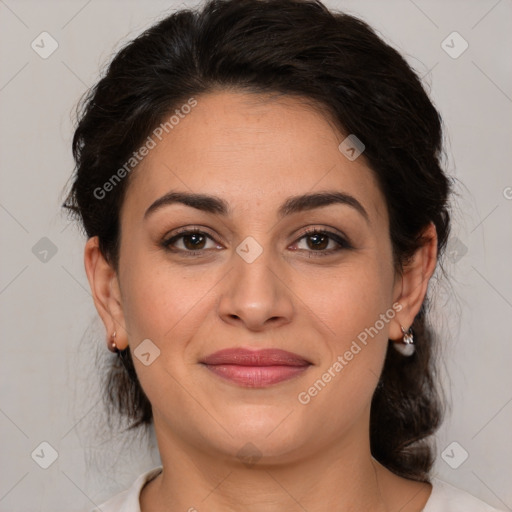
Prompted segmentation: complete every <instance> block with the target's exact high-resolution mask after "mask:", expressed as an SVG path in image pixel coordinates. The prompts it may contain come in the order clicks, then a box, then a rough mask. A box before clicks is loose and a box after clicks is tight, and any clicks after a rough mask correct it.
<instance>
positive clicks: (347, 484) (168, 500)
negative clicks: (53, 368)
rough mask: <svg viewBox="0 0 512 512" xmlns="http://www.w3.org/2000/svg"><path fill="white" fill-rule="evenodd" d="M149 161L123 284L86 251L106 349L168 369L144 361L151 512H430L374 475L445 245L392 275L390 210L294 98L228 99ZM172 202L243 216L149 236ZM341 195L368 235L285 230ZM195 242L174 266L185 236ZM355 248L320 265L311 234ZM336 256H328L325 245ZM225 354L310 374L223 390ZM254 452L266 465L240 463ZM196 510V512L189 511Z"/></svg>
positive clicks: (194, 117)
mask: <svg viewBox="0 0 512 512" xmlns="http://www.w3.org/2000/svg"><path fill="white" fill-rule="evenodd" d="M196 99H197V100H198V105H197V106H196V107H195V108H194V109H193V110H192V112H191V113H190V114H188V115H187V116H185V118H184V119H182V120H181V121H180V123H179V124H178V125H177V126H175V128H174V129H173V130H172V131H171V132H170V133H169V134H168V135H166V136H165V137H164V138H163V139H162V141H161V142H159V143H158V144H157V146H156V147H155V148H154V149H153V150H152V151H151V152H150V153H149V154H148V156H146V158H145V159H144V161H143V162H142V163H141V164H140V166H139V168H138V169H137V170H136V171H134V173H133V175H132V176H131V177H130V180H131V182H130V185H129V187H128V190H127V194H126V197H125V201H124V203H123V206H122V210H121V248H120V262H119V272H118V273H116V272H115V270H114V269H113V268H112V267H111V266H110V265H109V264H108V263H107V262H106V261H105V259H104V257H103V255H102V254H101V252H100V251H99V249H98V240H97V238H96V237H93V238H91V239H90V240H89V241H88V242H87V244H86V248H85V267H86V272H87V277H88V280H89V283H90V286H91V290H92V294H93V297H94V302H95V305H96V308H97V310H98V313H99V315H100V316H101V318H102V320H103V322H104V324H105V328H106V331H107V334H108V335H111V334H112V332H113V331H116V332H117V337H116V343H117V346H118V347H119V348H120V349H124V348H126V347H127V346H128V344H129V345H130V348H131V350H132V351H133V350H134V349H135V348H136V347H137V346H138V345H139V343H141V341H142V340H145V339H148V338H149V339H150V340H151V341H152V342H153V343H154V344H155V345H156V346H157V347H158V348H159V350H160V356H159V357H158V358H157V359H155V361H154V362H153V363H152V364H150V365H149V366H145V365H143V364H142V363H141V361H139V360H138V358H136V357H134V364H135V368H136V371H137V375H138V377H139V380H140V382H141V385H142V387H143V389H144V391H145V393H146V394H147V396H148V398H149V400H150V401H151V404H152V407H153V413H154V425H155V432H156V436H157V441H158V447H159V451H160V456H161V459H162V464H163V467H164V470H163V473H161V474H160V475H159V476H158V477H156V478H155V479H154V480H152V481H151V482H150V483H148V484H147V485H146V486H145V487H144V489H143V491H142V493H141V499H140V502H141V509H142V512H152V511H157V510H170V511H174V510H176V511H178V510H189V509H191V507H195V509H197V510H208V511H212V512H217V511H224V512H225V511H241V510H244V511H249V512H253V511H262V510H264V511H269V512H273V511H282V510H287V511H292V512H294V511H301V512H302V511H303V510H304V509H305V510H307V511H308V512H317V511H325V510H372V511H395V510H396V511H397V512H398V511H400V512H413V511H420V510H421V509H422V508H423V507H424V505H425V503H426V501H427V499H428V497H429V495H430V492H431V486H430V484H427V483H418V482H414V481H411V480H407V479H404V478H401V477H398V476H396V475H395V474H394V473H392V472H390V471H389V470H387V469H386V468H385V467H383V466H382V465H380V464H379V463H378V462H377V461H376V460H375V459H373V458H372V456H371V452H370V446H369V413H370V402H371V398H372V394H373V392H374V390H375V387H376V385H377V382H378V376H379V375H380V372H381V370H382V366H383V363H384V357H385V354H386V350H387V348H388V344H389V342H388V340H389V339H391V340H400V339H401V338H402V332H401V330H400V326H401V325H402V326H404V327H405V328H408V327H409V326H410V325H411V324H412V321H413V319H414V317H415V315H416V314H417V313H418V311H419V309H420V306H421V304H422V302H423V299H424V297H425V294H426V290H427V285H428V280H429V279H430V277H431V275H432V273H433V271H434V268H435V264H436V256H437V254H436V246H437V239H436V233H435V228H434V227H433V225H430V226H429V227H428V229H427V235H428V236H429V237H430V241H429V242H426V243H425V245H424V246H423V247H422V248H420V249H419V250H418V251H417V253H416V254H415V256H414V258H412V260H411V262H410V263H409V264H408V266H407V267H406V268H405V269H403V272H401V273H400V274H398V273H397V272H396V271H395V267H394V266H393V260H392V247H391V241H390V236H389V228H388V214H387V208H386V201H385V198H384V196H383V195H382V193H381V191H380V189H379V187H378V185H377V182H376V179H375V176H374V174H373V171H372V170H371V169H370V168H369V167H368V166H367V163H366V162H365V159H364V154H363V156H360V157H359V158H357V159H356V160H354V161H350V160H349V159H347V158H346V157H345V156H344V155H343V154H342V153H341V152H340V151H339V149H338V145H339V144H340V142H341V141H342V140H343V139H344V138H345V135H343V134H341V133H340V132H339V131H338V130H337V129H336V128H335V127H334V126H333V124H332V123H330V122H329V121H328V119H327V118H326V116H325V115H322V113H321V111H319V110H318V109H314V108H312V107H310V106H308V105H307V104H305V103H304V102H302V101H300V100H299V99H297V98H290V97H281V98H278V99H276V98H270V97H265V96H262V95H254V94H248V93H241V92H215V93H211V94H207V95H203V96H199V97H197V98H196ZM170 190H174V191H183V192H195V193H205V194H214V195H216V196H219V197H221V198H223V199H225V200H226V201H227V202H228V204H229V206H230V207H231V209H232V212H231V215H229V216H226V217H221V216H218V215H215V214H212V213H205V212H202V211H199V210H196V209H195V208H192V207H190V206H185V205H181V204H173V205H167V206H165V207H163V208H161V209H159V210H157V211H155V212H154V213H153V214H151V215H150V216H149V217H148V218H147V219H144V218H143V217H144V212H145V211H146V209H147V208H148V207H149V205H151V204H152V202H153V201H155V200H156V199H158V198H160V197H161V196H163V195H164V194H166V193H167V192H169V191H170ZM326 190H336V191H340V192H343V193H346V194H350V195H351V196H353V197H354V198H356V199H357V200H358V201H359V202H360V204H361V205H362V206H363V207H364V209H365V210H366V212H367V215H368V220H366V219H365V218H364V216H363V215H362V214H361V213H359V212H358V211H357V210H356V209H355V208H353V207H351V206H349V205H341V204H333V205H328V206H324V207H321V208H316V209H314V210H311V211H304V212H299V213H295V214H292V215H290V216H287V217H285V218H283V219H281V220H280V219H278V217H277V210H278V208H279V206H280V205H281V204H282V202H283V201H284V200H285V199H287V198H288V197H289V196H295V195H299V194H304V193H312V192H319V191H326ZM181 227H190V228H192V227H199V228H201V229H203V230H204V231H205V232H206V233H207V234H209V235H211V236H212V238H213V240H211V239H209V238H205V239H204V242H203V244H202V245H201V244H200V249H199V250H200V251H202V253H201V254H200V255H196V256H189V257H187V256H183V255H180V254H183V252H184V251H186V250H189V251H191V248H193V244H192V243H191V242H190V238H189V239H188V245H186V244H187V240H185V239H183V238H181V239H179V240H177V241H176V242H175V247H176V250H177V251H178V250H179V249H181V250H182V253H178V252H170V251H166V250H165V248H164V247H162V245H161V244H162V241H163V240H166V239H169V238H170V237H171V235H173V234H174V233H175V232H176V230H177V229H178V228H181ZM311 227H316V228H318V229H327V230H329V231H331V232H334V233H342V234H344V235H345V237H346V238H348V240H349V241H350V244H351V247H352V248H342V249H341V250H340V251H338V252H333V253H331V254H330V255H327V256H323V257H322V256H318V255H315V254H313V252H314V251H316V252H317V253H318V252H319V251H328V250H329V249H332V248H336V247H338V244H337V243H336V242H335V241H334V240H332V239H327V240H325V244H324V245H322V246H321V248H320V249H316V248H315V247H317V246H315V245H314V242H315V241H316V240H315V239H314V237H313V240H312V239H311V236H310V237H304V235H303V232H304V229H305V228H311ZM248 236H251V237H253V238H254V239H255V240H256V241H257V242H258V244H259V245H260V246H261V248H262V249H263V252H262V254H261V255H260V256H259V257H258V258H256V259H255V260H254V261H253V262H252V263H247V262H246V261H245V260H244V259H242V258H241V257H240V256H239V254H238V253H237V252H236V248H237V247H238V246H239V244H240V243H241V242H242V241H243V240H244V239H245V238H246V237H248ZM327 242H328V245H327ZM393 303H399V304H400V305H401V310H400V312H398V313H396V315H395V317H394V318H393V319H392V320H390V321H389V322H387V323H385V326H384V328H382V329H381V330H380V331H379V333H378V335H377V336H375V337H374V338H373V339H371V341H370V342H369V343H368V344H367V345H366V346H364V348H363V349H362V350H361V351H360V352H359V353H358V354H357V356H355V357H354V358H353V359H352V360H351V361H350V362H349V363H348V364H347V365H346V366H345V367H344V368H343V370H342V371H341V372H340V373H339V375H337V376H336V377H335V378H333V379H332V380H331V382H329V383H328V384H327V385H326V386H325V388H324V389H323V390H322V391H321V392H320V393H318V394H317V395H316V396H315V397H314V398H312V399H311V401H310V402H309V403H308V404H307V405H304V404H301V403H300V402H299V401H298V399H297V396H298V394H299V393H300V392H302V391H307V390H308V388H309V387H310V386H311V385H312V384H313V383H314V382H315V381H316V380H317V379H318V378H320V377H321V375H322V374H323V373H324V372H325V371H326V370H327V369H328V368H329V367H331V366H332V364H333V362H334V361H336V358H337V357H338V355H342V354H344V353H345V352H346V351H347V350H348V349H349V348H350V346H351V343H352V341H353V340H355V339H357V335H358V334H359V333H361V332H362V331H364V329H365V328H367V327H369V326H373V325H375V322H376V320H378V319H379V315H380V314H383V313H385V312H386V311H388V310H390V309H392V305H393ZM228 347H247V348H281V349H285V350H288V351H291V352H295V353H297V354H299V355H301V356H302V357H304V358H306V359H307V360H309V361H311V362H312V363H313V364H312V365H311V366H310V367H309V368H308V369H307V370H306V371H305V372H304V373H302V374H301V375H300V376H298V377H296V378H294V379H291V380H288V381H284V382H280V383H278V384H275V385H273V386H270V387H267V388H246V387H241V386H238V385H236V384H234V383H232V382H230V381H226V380H223V379H221V378H220V377H218V376H217V375H215V374H213V373H212V372H211V371H209V370H208V369H207V368H205V367H204V366H203V365H201V364H199V361H200V359H201V358H202V357H204V356H206V355H208V354H211V353H213V352H215V351H217V350H220V349H224V348H228ZM247 443H252V446H254V447H255V448H253V450H257V452H258V455H259V457H260V458H259V459H258V460H257V461H256V462H255V463H253V464H248V465H245V464H244V463H243V462H242V461H241V459H240V458H239V457H238V456H237V453H238V452H239V450H240V449H241V448H242V447H244V446H246V445H247ZM191 510H193V509H191Z"/></svg>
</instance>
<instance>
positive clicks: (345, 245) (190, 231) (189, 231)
mask: <svg viewBox="0 0 512 512" xmlns="http://www.w3.org/2000/svg"><path fill="white" fill-rule="evenodd" d="M194 234H199V235H203V236H206V237H207V238H209V239H210V240H212V241H214V242H215V240H214V239H213V237H212V236H210V235H209V234H208V233H206V232H205V231H202V230H200V229H198V228H185V229H183V230H182V231H179V232H178V233H176V234H175V235H173V236H172V237H171V238H168V239H166V240H164V241H163V242H162V243H161V245H162V247H163V248H164V249H165V250H166V251H169V252H174V253H177V252H179V253H182V255H183V256H185V257H193V256H202V255H204V252H205V251H207V250H208V249H200V250H198V251H190V250H185V249H175V248H174V249H173V248H171V246H172V244H173V243H175V242H176V241H177V240H179V239H180V238H183V237H185V236H187V235H194ZM313 235H325V236H327V237H328V238H330V239H331V240H333V241H334V242H336V243H337V244H338V245H339V247H337V248H335V249H329V250H318V251H314V250H308V249H298V250H301V251H305V250H306V251H308V252H309V253H310V255H311V256H314V257H323V256H330V255H332V254H334V253H337V252H339V251H342V250H344V249H345V250H346V249H352V248H353V247H352V245H351V244H350V243H349V242H348V241H347V240H346V239H344V238H343V237H341V236H340V235H338V234H336V233H333V232H332V231H326V230H322V229H317V228H312V229H308V230H306V231H305V232H304V233H302V234H301V235H300V237H299V238H298V239H297V241H299V240H302V239H303V238H307V237H308V236H313Z"/></svg>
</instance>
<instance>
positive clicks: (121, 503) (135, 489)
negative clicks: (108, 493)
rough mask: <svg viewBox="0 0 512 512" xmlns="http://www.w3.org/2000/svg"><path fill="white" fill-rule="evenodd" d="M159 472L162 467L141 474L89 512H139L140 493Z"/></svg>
mask: <svg viewBox="0 0 512 512" xmlns="http://www.w3.org/2000/svg"><path fill="white" fill-rule="evenodd" d="M161 471H162V466H158V467H156V468H153V469H150V470H149V471H146V472H145V473H142V475H139V476H138V477H137V479H136V480H135V481H134V482H133V484H132V485H131V486H130V487H129V488H128V489H126V490H125V491H123V492H120V493H119V494H116V495H115V496H113V497H112V498H110V499H109V500H108V501H106V502H105V503H102V504H101V505H99V506H98V507H96V508H94V509H92V510H91V511H90V512H100V511H101V512H140V502H139V496H140V491H141V490H142V488H143V487H144V485H145V484H146V483H147V482H149V481H150V480H152V479H153V478H155V477H156V476H157V475H158V474H159V473H160V472H161Z"/></svg>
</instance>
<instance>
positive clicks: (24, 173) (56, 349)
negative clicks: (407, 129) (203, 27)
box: [0, 0, 512, 512]
mask: <svg viewBox="0 0 512 512" xmlns="http://www.w3.org/2000/svg"><path fill="white" fill-rule="evenodd" d="M326 3H327V5H328V6H330V7H334V8H339V9H342V10H345V11H347V12H349V13H352V14H355V15H358V16H360V17H362V18H363V19H365V20H366V21H368V22H369V23H370V24H371V25H372V26H374V27H375V28H376V29H377V30H378V31H379V33H380V34H381V36H382V37H384V38H385V39H386V40H387V41H388V42H391V44H393V45H394V46H395V47H396V48H397V49H398V50H399V51H401V52H402V53H403V54H404V55H405V56H406V58H407V60H408V62H409V63H410V64H411V65H412V66H413V67H414V68H415V69H416V70H417V71H418V73H419V74H420V75H421V76H423V77H424V81H425V83H426V85H427V87H428V89H429V90H430V91H431V97H432V98H433V100H434V102H435V103H436V105H437V107H438V108H439V110H440V111H441V113H442V116H443V118H444V122H445V125H446V130H447V136H446V149H447V155H448V156H447V160H446V167H447V169H448V171H449V173H450V174H451V175H452V176H455V177H456V178H457V180H458V185H457V192H458V197H457V198H456V201H455V204H454V222H455V224H454V231H453V235H452V238H451V240H450V249H449V257H448V259H447V262H446V270H447V272H448V274H449V275H450V280H449V282H447V281H446V280H444V281H443V280H440V281H439V282H437V281H435V282H434V283H433V286H432V292H433V293H434V294H435V298H436V300H437V307H436V309H435V311H434V323H435V326H436V327H437V329H438V330H439V331H440V333H441V337H442V340H443V344H444V348H443V358H442V359H443V362H444V364H443V365H442V367H441V371H442V376H443V381H444V382H445V384H446V388H447V390H448V392H447V393H448V399H449V400H450V402H451V404H452V405H451V412H450V413H449V415H448V417H447V419H446V421H445V423H444V425H443V427H442V428H441V429H440V431H439V432H438V434H437V436H436V437H437V444H438V447H437V452H438V459H437V462H436V465H435V474H436V475H438V476H439V477H441V478H443V479H445V480H446V481H448V482H450V483H452V484H454V485H456V486H458V487H460V488H463V489H466V490H468V491H470V492H471V493H473V494H474V495H476V496H478V497H480V498H481V499H484V500H485V501H487V502H489V503H490V504H492V505H494V506H496V507H499V508H501V509H504V510H512V485H511V484H512V474H511V473H512V470H511V463H510V461H511V460H512V442H511V435H510V433H511V425H512V386H511V384H512V380H511V372H510V362H511V360H512V358H511V356H512V343H511V341H512V340H511V335H510V327H511V322H510V318H511V317H512V279H511V277H512V276H511V265H510V261H511V260H510V257H511V253H512V236H511V234H512V233H511V231H512V230H511V222H510V220H511V213H512V188H511V187H512V173H511V166H510V162H511V161H512V158H511V157H512V144H511V140H510V134H511V124H512V115H511V113H512V70H511V66H510V55H511V49H512V48H511V47H512V45H511V41H512V36H511V33H512V24H511V21H512V1H511V0H500V1H497V0H489V1H487V0H482V1H475V0H473V1H426V0H414V1H412V0H403V1H387V2H383V1H368V0H360V1H357V2H356V1H338V2H336V1H330V2H326ZM183 5H186V6H189V5H195V4H191V3H189V2H180V3H177V2H170V1H152V2H142V1H138V2H121V1H118V2H115V1H100V0H90V1H86V0H80V1H65V2H64V1H61V2H56V1H44V2H43V1H23V0H0V38H1V43H0V52H1V56H0V58H1V61H2V66H1V68H0V108H1V117H0V119H1V121H0V131H1V138H2V146H1V147H2V151H1V153H0V168H1V185H2V186H1V192H0V223H1V228H2V240H3V243H2V260H1V261H2V265H1V269H0V315H1V316H0V322H1V329H2V336H1V349H2V355H3V357H2V359H1V366H0V376H1V377H0V379H1V384H2V385H1V402H0V429H1V430H0V431H1V433H2V435H1V439H0V446H1V448H0V450H1V456H2V466H1V467H2V469H1V482H0V511H10V512H11V511H31V512H33V511H36V510H40V511H53V512H59V511H67V512H69V511H71V510H83V509H85V510H88V509H90V508H92V507H93V505H94V504H98V503H100V502H101V501H103V500H105V499H106V498H108V497H109V496H111V495H113V494H114V493H116V492H118V491H120V490H121V489H123V488H125V487H127V486H128V485H129V484H131V483H132V481H133V480H134V479H135V477H136V476H138V475H139V474H140V473H141V472H142V471H145V470H147V469H149V468H150V467H153V466H154V465H156V464H158V463H159V458H158V452H157V451H156V448H155V445H154V439H153V438H152V439H150V441H151V442H152V443H153V444H152V449H150V450H149V451H148V450H147V448H146V447H145V444H144V443H145V441H144V439H141V438H133V437H130V436H127V435H126V434H123V433H122V432H121V431H120V428H118V427H115V426H113V427H109V426H108V425H106V423H105V419H104V413H103V409H102V403H101V401H100V390H99V384H98V375H99V373H100V372H101V365H102V364H103V361H104V356H106V355H107V354H106V348H105V345H104V331H103V326H102V324H101V323H100V321H99V320H98V319H97V317H96V311H95V309H94V306H93V302H92V299H91V296H90V292H89V286H88V283H87V280H86V276H85V271H84V266H83V245H84V239H83V237H82V236H81V234H80V233H79V231H78V230H77V229H76V228H75V227H74V226H73V225H71V224H70V223H69V222H68V221H67V219H66V218H65V216H63V215H62V213H61V211H60V204H61V203H62V201H63V197H64V196H63V194H62V190H63V188H64V186H65V185H66V181H67V180H68V178H69V177H70V175H71V172H72V169H73V161H72V158H71V153H70V144H71V138H72V127H73V123H72V113H73V109H74V106H75V105H76V103H77V101H78V99H79V97H80V96H81V95H82V93H84V91H85V90H86V89H87V88H88V87H90V86H91V85H93V83H94V82H95V81H96V79H97V77H98V74H99V70H100V69H101V67H102V66H104V65H105V64H106V63H107V61H108V60H109V58H110V56H111V55H112V54H113V52H114V50H115V49H118V48H119V47H120V45H121V44H122V43H123V42H124V41H126V39H127V38H129V37H133V36H135V35H136V34H138V33H139V32H140V31H141V30H142V29H144V28H145V27H147V26H148V25H149V24H151V23H152V22H153V21H154V20H155V19H156V18H159V17H161V16H163V14H164V13H165V12H166V11H169V10H173V8H174V7H177V6H183ZM43 31H47V32H48V33H49V34H51V37H52V38H54V39H55V41H57V43H58V48H57V50H56V51H55V52H54V53H53V54H51V55H50V56H49V57H48V58H46V59H43V58H42V57H41V56H40V55H39V54H38V53H36V51H34V50H33V49H32V47H31V43H32V41H34V40H35V42H36V43H37V42H38V41H39V46H40V48H39V51H40V52H41V51H43V48H41V47H42V46H43V44H42V43H41V42H40V40H41V38H40V37H39V34H41V32H43ZM453 31H457V32H458V33H459V34H460V35H461V36H462V38H463V39H464V40H466V41H467V43H468V44H469V47H468V48H467V50H466V51H465V52H464V53H462V54H461V55H460V56H458V57H457V58H453V57H452V56H450V55H449V54H448V53H447V52H446V51H445V50H448V51H450V52H452V54H454V52H455V53H458V52H459V51H460V50H461V49H462V48H463V46H462V44H463V41H462V40H461V39H458V36H455V39H454V36H451V37H449V38H448V39H446V38H447V36H449V35H450V34H451V33H452V32H453ZM45 37H47V36H45ZM444 40H446V42H445V43H444V48H443V45H442V42H443V41H444ZM45 41H46V42H45V43H44V51H48V50H49V49H50V48H51V41H50V40H49V39H45ZM446 45H448V47H447V46H446ZM450 46H451V47H452V48H451V49H450V48H449V47H450ZM45 237H46V238H47V239H48V240H46V239H45ZM41 239H43V240H41ZM45 250H46V251H47V252H44V251H45ZM55 251H56V252H55ZM44 441H46V442H47V443H49V444H50V445H51V446H52V447H53V448H54V449H55V450H56V451H57V452H58V457H57V459H56V460H55V461H54V463H53V464H52V465H51V466H49V467H48V469H43V468H42V467H40V464H43V465H44V463H45V462H46V463H48V462H50V459H49V457H51V452H50V449H49V448H47V447H46V448H45V446H43V447H42V448H41V447H40V443H41V442H44ZM452 443H457V444H452ZM34 450H35V452H34ZM41 450H43V451H41ZM466 452H467V454H468V458H467V460H465V461H464V462H462V461H463V459H464V457H465V456H466ZM32 453H34V456H31V454H32ZM37 454H39V456H37Z"/></svg>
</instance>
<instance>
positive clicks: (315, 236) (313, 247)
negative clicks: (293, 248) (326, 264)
mask: <svg viewBox="0 0 512 512" xmlns="http://www.w3.org/2000/svg"><path fill="white" fill-rule="evenodd" d="M303 239H305V240H306V248H305V249H300V248H299V250H305V251H308V252H309V253H310V254H311V255H314V256H328V255H330V254H333V253H335V252H339V251H341V250H343V249H351V248H352V246H351V245H350V244H349V242H347V241H346V240H345V239H344V238H343V237H341V236H340V235H338V234H336V233H332V232H331V231H325V230H319V229H312V230H309V231H306V232H305V233H304V234H303V235H302V236H301V237H300V238H299V241H300V240H303ZM329 247H330V248H329Z"/></svg>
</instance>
